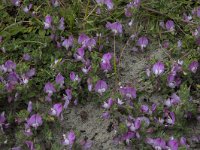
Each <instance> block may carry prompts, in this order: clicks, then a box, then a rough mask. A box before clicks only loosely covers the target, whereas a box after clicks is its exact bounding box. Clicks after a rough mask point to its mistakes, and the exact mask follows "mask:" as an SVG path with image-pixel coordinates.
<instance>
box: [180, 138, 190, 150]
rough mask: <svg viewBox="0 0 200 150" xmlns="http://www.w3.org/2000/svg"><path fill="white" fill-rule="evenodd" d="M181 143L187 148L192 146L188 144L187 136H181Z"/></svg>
mask: <svg viewBox="0 0 200 150" xmlns="http://www.w3.org/2000/svg"><path fill="white" fill-rule="evenodd" d="M180 145H181V146H185V147H186V148H189V147H190V146H189V145H188V144H187V141H186V138H185V137H181V138H180Z"/></svg>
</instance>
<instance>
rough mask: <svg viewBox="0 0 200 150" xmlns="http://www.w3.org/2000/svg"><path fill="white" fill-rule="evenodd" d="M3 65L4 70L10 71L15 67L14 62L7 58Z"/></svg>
mask: <svg viewBox="0 0 200 150" xmlns="http://www.w3.org/2000/svg"><path fill="white" fill-rule="evenodd" d="M4 67H5V69H6V72H11V71H14V70H15V69H16V63H14V62H13V61H12V60H7V61H6V62H5V64H4Z"/></svg>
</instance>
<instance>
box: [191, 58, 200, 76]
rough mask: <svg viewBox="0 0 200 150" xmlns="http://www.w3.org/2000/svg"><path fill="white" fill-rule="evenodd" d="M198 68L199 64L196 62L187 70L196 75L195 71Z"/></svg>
mask: <svg viewBox="0 0 200 150" xmlns="http://www.w3.org/2000/svg"><path fill="white" fill-rule="evenodd" d="M198 67H199V63H198V61H193V62H191V63H190V64H189V70H190V71H191V72H193V73H196V72H197V69H198Z"/></svg>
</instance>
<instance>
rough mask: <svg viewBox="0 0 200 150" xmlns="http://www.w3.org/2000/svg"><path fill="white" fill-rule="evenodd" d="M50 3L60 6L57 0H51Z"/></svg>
mask: <svg viewBox="0 0 200 150" xmlns="http://www.w3.org/2000/svg"><path fill="white" fill-rule="evenodd" d="M51 4H52V5H53V6H54V7H58V6H60V3H59V1H58V0H51Z"/></svg>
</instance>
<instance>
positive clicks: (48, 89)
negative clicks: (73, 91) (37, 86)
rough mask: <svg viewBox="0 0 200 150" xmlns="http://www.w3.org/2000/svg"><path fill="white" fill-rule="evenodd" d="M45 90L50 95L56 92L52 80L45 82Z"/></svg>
mask: <svg viewBox="0 0 200 150" xmlns="http://www.w3.org/2000/svg"><path fill="white" fill-rule="evenodd" d="M44 91H45V93H47V94H48V95H50V96H51V95H52V94H53V93H54V92H56V90H55V88H54V85H53V84H52V83H50V82H48V83H46V84H45V87H44Z"/></svg>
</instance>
